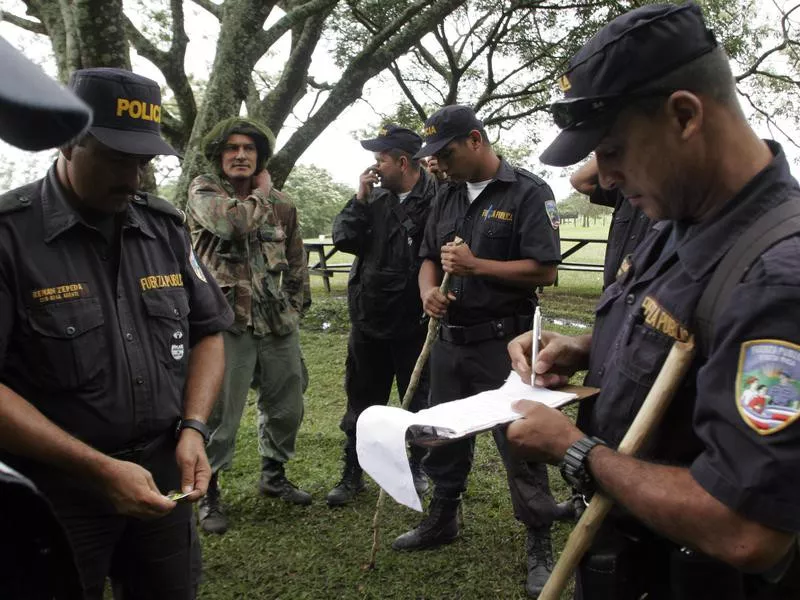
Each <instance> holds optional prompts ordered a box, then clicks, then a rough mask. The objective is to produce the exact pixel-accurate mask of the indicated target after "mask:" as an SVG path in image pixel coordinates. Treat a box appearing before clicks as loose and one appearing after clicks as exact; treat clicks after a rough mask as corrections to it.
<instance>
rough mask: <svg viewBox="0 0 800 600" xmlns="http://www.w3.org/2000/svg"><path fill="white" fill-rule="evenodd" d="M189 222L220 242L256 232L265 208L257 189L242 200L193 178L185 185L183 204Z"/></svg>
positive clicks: (203, 179) (208, 180)
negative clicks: (186, 189) (187, 195)
mask: <svg viewBox="0 0 800 600" xmlns="http://www.w3.org/2000/svg"><path fill="white" fill-rule="evenodd" d="M186 209H187V211H188V213H189V217H190V221H193V222H194V223H193V224H197V225H199V226H200V227H202V228H203V229H206V230H207V231H209V232H211V233H213V234H214V235H216V236H217V237H219V238H221V239H223V240H232V239H237V238H242V237H244V236H245V235H247V234H248V233H250V232H252V231H255V230H256V229H258V227H259V225H260V224H261V222H262V221H263V220H264V213H265V212H266V211H268V210H270V208H269V201H268V200H267V198H266V197H265V196H264V193H263V192H262V191H261V190H258V189H256V190H253V192H252V193H251V194H250V195H249V196H248V197H247V198H245V199H244V200H239V199H238V198H236V197H235V196H230V195H228V193H227V192H226V191H225V190H224V189H223V188H222V186H220V185H219V183H217V182H215V181H214V180H213V179H211V178H209V177H205V176H203V175H201V176H199V177H196V178H195V179H194V181H192V183H191V185H190V186H189V199H188V202H187V205H186Z"/></svg>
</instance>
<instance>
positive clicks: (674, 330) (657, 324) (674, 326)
mask: <svg viewBox="0 0 800 600" xmlns="http://www.w3.org/2000/svg"><path fill="white" fill-rule="evenodd" d="M642 311H643V312H644V323H645V325H647V326H648V327H650V328H652V329H655V330H656V331H659V332H661V333H663V334H664V335H666V336H667V337H671V338H672V339H673V340H678V341H679V342H686V341H688V340H689V336H690V335H691V334H690V333H689V330H688V329H686V327H684V326H683V325H682V324H681V323H680V321H678V320H677V319H676V318H675V317H673V316H672V315H671V314H670V313H669V312H667V311H666V310H665V309H664V307H663V306H661V304H659V303H658V301H657V300H656V299H655V298H653V297H652V296H647V297H646V298H645V299H644V300H643V301H642Z"/></svg>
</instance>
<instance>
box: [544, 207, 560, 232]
mask: <svg viewBox="0 0 800 600" xmlns="http://www.w3.org/2000/svg"><path fill="white" fill-rule="evenodd" d="M544 209H545V210H546V211H547V218H548V219H550V225H552V226H553V229H558V226H559V225H561V217H560V216H559V215H558V207H557V206H556V201H555V200H545V202H544Z"/></svg>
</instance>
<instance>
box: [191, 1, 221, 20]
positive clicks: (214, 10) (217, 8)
mask: <svg viewBox="0 0 800 600" xmlns="http://www.w3.org/2000/svg"><path fill="white" fill-rule="evenodd" d="M192 2H194V3H195V4H197V6H199V7H200V8H202V9H204V10H206V11H207V12H209V13H211V14H212V15H214V16H215V17H216V18H217V19H218V20H220V21H221V20H222V5H220V4H214V3H213V2H211V0H192Z"/></svg>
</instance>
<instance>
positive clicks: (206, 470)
mask: <svg viewBox="0 0 800 600" xmlns="http://www.w3.org/2000/svg"><path fill="white" fill-rule="evenodd" d="M175 460H176V461H177V463H178V467H179V468H180V470H181V491H182V492H183V493H187V492H191V494H190V495H189V496H187V497H186V501H187V502H197V501H198V500H199V499H200V498H202V497H203V496H205V494H206V491H207V490H208V482H209V480H210V479H211V465H209V463H208V456H207V455H206V445H205V440H204V439H203V436H202V435H200V433H199V432H198V431H195V430H194V429H189V428H187V429H184V430H182V431H181V437H180V439H179V440H178V446H177V448H175Z"/></svg>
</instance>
